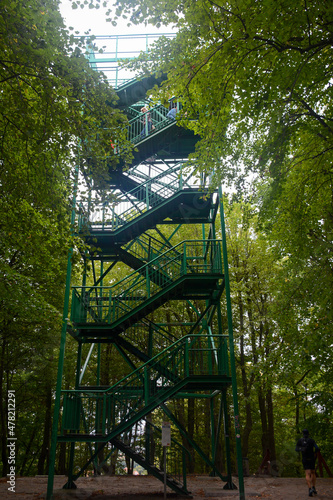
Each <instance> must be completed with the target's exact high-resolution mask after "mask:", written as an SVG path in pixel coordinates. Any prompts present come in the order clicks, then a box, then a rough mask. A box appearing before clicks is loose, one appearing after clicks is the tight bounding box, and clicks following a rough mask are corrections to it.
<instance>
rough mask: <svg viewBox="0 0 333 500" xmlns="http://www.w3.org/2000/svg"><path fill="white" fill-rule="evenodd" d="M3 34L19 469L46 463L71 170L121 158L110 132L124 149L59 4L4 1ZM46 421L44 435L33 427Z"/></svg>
mask: <svg viewBox="0 0 333 500" xmlns="http://www.w3.org/2000/svg"><path fill="white" fill-rule="evenodd" d="M0 32H1V40H0V185H1V190H2V196H1V199H0V235H1V249H0V360H1V361H0V381H1V394H0V399H1V405H0V412H1V436H2V443H1V445H2V446H1V461H2V474H4V475H6V473H7V458H6V457H7V447H6V436H7V420H6V415H7V408H8V407H7V390H9V389H11V390H16V391H17V392H16V404H17V415H20V417H22V418H20V422H19V421H18V424H17V428H16V429H15V431H16V436H17V438H18V441H17V445H18V450H17V451H18V454H17V457H18V462H17V467H18V469H17V470H22V472H26V471H27V470H28V471H30V472H31V471H35V472H37V469H36V468H37V466H38V467H39V469H40V470H43V469H44V467H45V464H46V463H47V456H46V455H47V448H48V439H49V429H47V428H46V427H45V426H47V425H48V419H49V412H50V404H51V400H50V397H51V393H50V391H51V384H50V383H49V384H48V383H47V381H46V382H45V384H44V383H42V380H43V377H44V376H45V372H44V370H45V367H46V366H47V367H48V373H49V374H50V373H52V366H53V363H52V361H53V360H54V358H55V349H56V346H58V340H57V335H56V332H60V322H61V314H60V311H61V310H62V304H63V291H64V290H63V284H64V282H65V272H66V261H67V252H68V248H69V246H70V245H72V244H73V238H72V235H71V229H70V217H69V214H70V208H71V197H72V189H73V175H72V172H73V167H74V165H75V164H78V163H79V164H80V167H81V170H82V171H83V172H84V173H85V174H86V175H90V176H92V177H93V178H94V179H95V183H96V184H98V183H101V182H103V181H104V182H105V179H107V176H108V168H112V167H115V166H116V164H117V163H118V162H119V159H118V158H117V157H116V156H115V155H114V153H113V149H112V148H111V145H110V139H111V138H112V140H113V142H115V141H118V143H119V145H121V144H123V158H122V161H123V162H126V159H127V158H128V155H129V154H130V151H129V149H128V143H127V141H126V140H123V138H124V137H125V135H126V127H125V124H126V119H125V118H123V116H122V115H121V113H120V111H118V110H117V109H116V108H115V103H116V96H115V93H114V91H113V90H112V89H111V88H110V87H109V86H108V84H107V82H106V79H105V77H102V76H101V74H98V73H97V72H95V71H93V70H91V69H90V68H89V65H88V63H87V60H86V58H85V55H84V53H85V50H86V49H85V47H84V45H83V42H82V41H80V40H77V42H78V43H75V38H74V36H73V35H70V34H69V31H68V30H66V29H65V27H64V25H63V21H62V18H61V16H60V13H59V11H58V2H57V1H54V0H45V1H44V0H43V1H42V0H32V1H31V2H28V3H27V2H21V1H19V0H14V1H9V0H4V1H3V2H1V6H0ZM80 155H82V157H80ZM105 159H108V164H107V165H106V161H105ZM106 167H107V168H106ZM41 361H42V362H43V366H41V364H40V362H41ZM39 389H40V391H39ZM44 402H47V405H46V410H45V414H44V415H43V412H42V411H40V407H44V406H43V405H44ZM29 407H30V416H29V410H27V408H29ZM38 408H39V409H38ZM37 409H38V410H37ZM34 414H35V415H37V416H36V417H34ZM30 420H32V421H33V422H35V424H34V425H35V428H33V429H31V433H30V437H31V439H28V438H27V436H26V435H25V429H23V426H24V425H25V424H26V423H27V422H29V421H30ZM43 426H44V431H45V432H44V438H43V432H39V431H36V429H38V427H43ZM38 440H39V441H38ZM41 442H42V445H41ZM40 446H42V448H40ZM32 449H33V450H34V451H33V453H32ZM40 451H41V455H40V462H39V465H38V453H39V452H40ZM29 454H32V455H33V456H34V459H33V460H32V461H31V463H30V458H29V457H28V455H29ZM28 462H29V463H28Z"/></svg>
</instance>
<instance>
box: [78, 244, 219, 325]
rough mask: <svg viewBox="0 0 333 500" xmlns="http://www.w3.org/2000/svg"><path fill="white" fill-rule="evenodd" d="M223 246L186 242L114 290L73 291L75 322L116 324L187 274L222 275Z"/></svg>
mask: <svg viewBox="0 0 333 500" xmlns="http://www.w3.org/2000/svg"><path fill="white" fill-rule="evenodd" d="M222 272H223V270H222V242H221V241H219V240H205V241H185V242H182V243H179V244H178V245H176V246H175V247H173V248H171V249H169V250H167V251H165V252H164V253H162V254H161V255H159V256H158V257H156V258H155V259H153V260H151V261H150V262H148V263H147V264H145V265H144V266H142V267H141V268H140V273H139V276H138V272H133V273H131V274H130V275H129V276H127V277H126V278H124V279H123V280H121V281H119V282H118V283H115V284H114V285H112V286H97V287H96V286H95V287H88V286H86V287H73V296H72V312H71V321H72V322H73V323H74V324H76V325H83V324H90V323H95V324H108V325H110V324H112V323H114V322H115V321H118V320H119V319H120V318H121V317H122V316H124V315H126V314H127V313H129V312H131V311H133V310H134V309H137V308H138V307H142V305H143V303H144V302H145V301H147V300H148V299H152V298H153V296H154V295H155V294H157V293H158V292H160V291H161V290H162V289H163V288H165V287H166V286H167V285H170V284H171V283H172V282H175V281H176V280H178V279H179V278H180V277H182V276H185V275H187V274H189V273H190V274H193V273H196V274H201V275H205V274H216V273H218V274H220V275H222Z"/></svg>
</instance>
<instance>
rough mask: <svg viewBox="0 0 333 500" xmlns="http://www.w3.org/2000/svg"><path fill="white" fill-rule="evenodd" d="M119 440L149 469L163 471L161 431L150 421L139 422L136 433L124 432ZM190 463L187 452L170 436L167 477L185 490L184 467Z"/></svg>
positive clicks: (189, 456) (167, 454)
mask: <svg viewBox="0 0 333 500" xmlns="http://www.w3.org/2000/svg"><path fill="white" fill-rule="evenodd" d="M117 439H118V438H117ZM119 439H120V440H121V441H122V442H123V443H125V444H126V445H127V446H129V447H130V448H131V451H133V452H134V453H135V454H136V455H139V456H140V457H142V458H143V459H144V460H145V462H146V463H147V464H149V465H150V466H151V467H155V468H156V469H158V470H160V471H161V470H163V469H164V450H163V446H162V430H161V428H160V427H158V426H156V425H155V424H153V422H151V421H150V419H144V420H141V421H140V423H139V424H138V425H137V426H136V432H135V433H133V435H132V431H130V432H124V433H122V434H121V435H120V436H119ZM132 456H133V455H132ZM133 459H134V461H135V456H133ZM191 461H192V457H191V454H190V452H189V450H188V449H186V448H185V447H184V446H183V445H182V444H181V443H180V442H179V441H177V439H175V438H174V437H173V436H171V443H170V447H168V449H167V453H166V466H167V467H166V470H167V477H168V478H169V479H172V480H174V481H176V482H178V483H181V484H183V487H184V488H185V489H186V487H187V485H186V465H187V464H189V463H190V462H191ZM147 468H148V467H147ZM148 470H149V469H148Z"/></svg>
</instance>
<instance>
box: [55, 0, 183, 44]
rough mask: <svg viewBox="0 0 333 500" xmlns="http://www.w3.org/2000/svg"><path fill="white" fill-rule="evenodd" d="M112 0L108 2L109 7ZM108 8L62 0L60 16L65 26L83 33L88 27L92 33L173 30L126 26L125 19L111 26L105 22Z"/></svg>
mask: <svg viewBox="0 0 333 500" xmlns="http://www.w3.org/2000/svg"><path fill="white" fill-rule="evenodd" d="M112 3H113V0H112V1H110V2H108V5H109V6H110V7H111V6H112ZM107 9H108V8H106V9H105V8H103V7H101V8H100V9H98V10H97V9H89V7H88V6H85V8H84V9H80V8H78V9H75V10H73V9H72V8H71V2H70V0H62V2H61V5H60V11H61V14H62V17H63V18H64V19H65V22H66V24H67V26H68V27H69V26H72V27H73V28H75V30H76V31H79V32H80V35H83V34H84V33H85V32H86V31H88V30H89V29H90V30H91V34H92V35H127V34H137V33H145V34H146V33H166V32H168V33H170V32H173V31H174V30H172V29H171V28H170V29H166V28H164V27H163V28H161V29H157V28H154V27H153V26H151V25H149V26H147V27H145V26H144V25H140V26H131V27H128V26H127V21H126V20H123V21H120V23H119V25H118V26H112V24H111V23H107V22H106V15H105V13H106V11H107Z"/></svg>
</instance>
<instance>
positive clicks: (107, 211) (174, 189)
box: [78, 171, 209, 231]
mask: <svg viewBox="0 0 333 500" xmlns="http://www.w3.org/2000/svg"><path fill="white" fill-rule="evenodd" d="M170 172H171V173H173V172H172V171H170ZM168 174H169V172H166V173H165V179H166V181H165V183H163V182H161V179H162V178H163V176H162V175H158V176H156V177H154V178H152V179H147V180H145V181H144V182H142V183H141V184H138V186H136V187H134V188H133V189H132V190H130V191H128V192H126V193H125V194H122V195H118V196H117V201H116V202H114V203H113V205H112V206H111V207H110V205H109V204H105V203H100V204H95V205H94V212H93V213H89V212H88V210H87V209H86V210H85V209H84V204H83V203H82V204H81V205H82V206H81V212H82V213H81V214H80V218H79V222H78V225H79V231H80V230H82V229H83V228H84V227H86V226H88V227H89V228H90V230H91V229H94V228H96V229H99V230H112V231H115V230H117V229H119V228H120V227H123V226H124V225H125V224H127V223H129V222H131V221H133V220H134V219H135V218H137V217H138V216H139V215H141V214H143V213H145V212H147V211H149V210H150V209H151V208H155V207H157V206H159V205H161V204H162V203H164V202H166V201H168V200H169V199H170V197H171V196H173V195H175V194H176V193H179V192H182V191H186V190H187V189H189V190H193V191H197V192H200V193H202V196H204V195H205V193H206V191H205V190H204V188H203V187H201V186H198V185H197V183H196V180H195V179H191V178H190V179H183V177H182V175H177V176H175V177H174V178H173V179H170V178H169V177H167V175H168ZM207 202H209V201H208V200H207ZM100 214H102V220H96V219H97V218H98V217H100Z"/></svg>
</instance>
